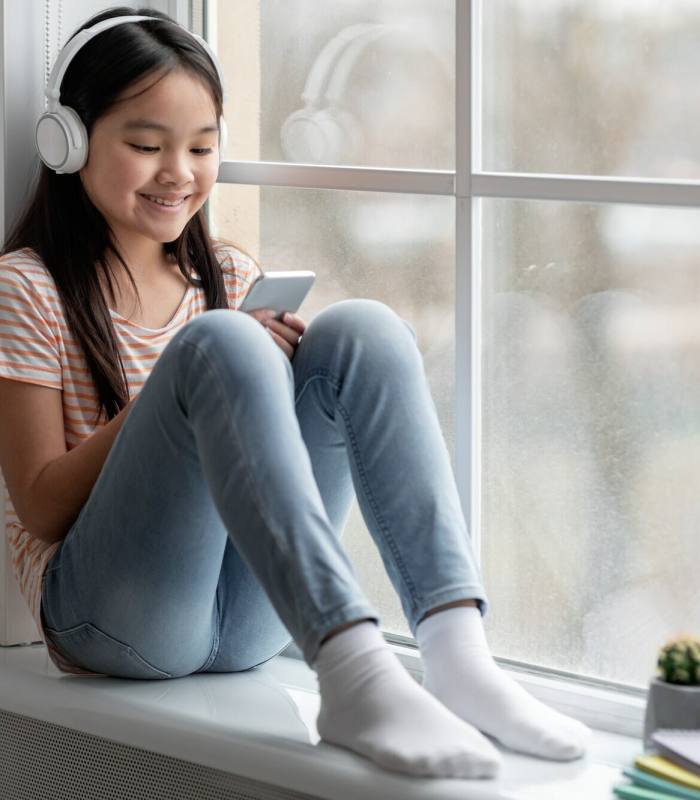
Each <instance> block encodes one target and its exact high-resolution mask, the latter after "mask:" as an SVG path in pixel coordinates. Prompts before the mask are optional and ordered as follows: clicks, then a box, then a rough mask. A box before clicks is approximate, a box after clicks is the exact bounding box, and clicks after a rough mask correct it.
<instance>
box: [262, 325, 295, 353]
mask: <svg viewBox="0 0 700 800" xmlns="http://www.w3.org/2000/svg"><path fill="white" fill-rule="evenodd" d="M265 324H266V326H267V328H268V329H269V330H274V331H275V333H278V334H279V335H280V336H281V337H282V338H283V339H284V340H285V341H286V342H289V344H290V345H291V346H292V347H296V346H297V345H298V344H299V339H300V338H301V333H302V332H301V331H299V330H298V329H296V328H292V327H290V326H289V325H286V324H285V323H283V322H280V321H279V320H276V319H271V320H267V321H266V323H265Z"/></svg>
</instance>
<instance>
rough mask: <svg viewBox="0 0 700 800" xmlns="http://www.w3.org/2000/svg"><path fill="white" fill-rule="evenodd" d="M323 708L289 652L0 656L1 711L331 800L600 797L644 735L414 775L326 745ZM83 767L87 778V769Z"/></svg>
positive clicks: (36, 648) (13, 651)
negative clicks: (196, 663) (119, 659)
mask: <svg viewBox="0 0 700 800" xmlns="http://www.w3.org/2000/svg"><path fill="white" fill-rule="evenodd" d="M400 657H402V656H401V655H400ZM403 658H405V654H404V656H403ZM318 706H319V697H318V693H317V683H316V675H315V673H314V672H313V671H312V670H310V669H309V668H308V667H307V666H306V664H304V662H303V661H300V660H298V659H295V658H289V657H284V656H278V657H277V658H275V659H273V660H272V661H270V662H268V663H267V664H265V665H263V666H262V667H259V668H257V669H254V670H250V671H248V672H243V673H223V674H212V673H209V674H199V675H190V676H188V677H186V678H180V679H177V680H172V681H125V680H119V679H115V678H83V677H80V676H73V675H65V674H63V673H61V672H59V671H58V670H57V669H56V668H55V667H54V665H53V664H52V663H51V662H50V660H49V658H48V654H47V652H46V648H45V646H44V645H43V644H40V645H31V646H25V647H6V648H2V650H0V709H1V710H2V711H6V712H12V713H14V714H20V715H22V716H23V717H29V718H33V719H34V720H43V721H44V722H48V723H54V724H56V725H61V726H64V727H67V728H70V729H72V730H76V731H81V732H83V733H85V734H89V735H92V736H94V737H101V738H102V739H103V740H111V741H112V742H117V743H123V744H128V745H129V746H130V747H132V748H139V749H141V750H145V751H149V752H150V753H158V754H162V755H165V756H169V757H171V758H174V759H178V760H180V763H184V762H188V763H190V764H196V765H201V766H203V767H205V768H210V769H211V770H212V774H215V773H214V771H216V774H221V772H222V771H223V772H225V773H228V774H230V775H236V776H240V777H242V778H245V779H249V780H253V781H262V782H264V783H265V784H266V785H267V786H269V787H285V788H287V789H288V790H291V791H296V792H303V793H305V794H306V795H309V796H311V797H312V798H324V800H357V798H358V797H363V798H367V800H370V799H371V798H375V797H376V798H382V800H392V798H397V800H398V799H399V798H400V799H401V800H411V798H416V799H417V798H429V800H451V799H452V798H455V800H456V798H458V797H459V798H461V800H497V799H498V800H506V799H507V800H550V798H551V800H554V798H556V799H557V800H560V798H562V797H566V798H567V800H576V799H577V798H581V800H583V798H585V800H597V798H601V800H602V798H609V797H610V796H611V787H612V786H613V785H614V784H615V783H618V782H623V778H622V775H621V768H622V767H623V766H626V765H627V764H629V763H631V761H632V760H633V758H634V757H635V756H636V755H638V754H639V753H640V752H641V749H642V748H641V742H640V740H639V739H638V738H635V737H627V736H622V735H620V734H615V733H610V732H607V731H596V736H595V739H594V742H593V745H592V747H591V749H590V752H589V753H588V754H587V755H586V757H585V758H583V759H579V760H578V761H574V762H568V763H560V762H551V761H545V760H542V759H537V758H530V757H527V756H522V755H519V754H517V753H513V752H508V751H505V749H504V748H499V749H501V751H502V753H503V755H504V767H503V769H502V771H501V774H500V775H499V777H498V778H497V779H494V780H475V781H461V780H431V779H415V778H409V777H405V776H402V775H398V774H394V773H389V772H386V771H384V770H381V769H379V768H377V767H375V766H374V765H373V764H372V763H371V762H369V761H368V760H366V759H363V758H361V757H359V756H355V755H354V754H352V753H350V752H348V751H345V750H342V749H339V748H336V747H332V746H330V745H327V744H325V743H319V739H318V734H317V732H316V727H315V719H316V714H317V712H318ZM60 741H62V738H61V737H58V738H57V739H56V742H57V743H56V745H55V746H56V748H57V750H58V748H59V747H60ZM50 745H51V746H52V745H53V743H52V742H50ZM56 755H57V756H59V757H60V755H61V754H60V753H58V752H57V753H56ZM80 769H81V770H82V771H83V773H89V772H90V768H89V763H88V762H85V763H81V764H80ZM217 796H218V795H217ZM239 796H240V795H239ZM249 796H251V797H252V796H254V795H249ZM261 796H271V795H269V794H267V795H261ZM277 796H279V795H277Z"/></svg>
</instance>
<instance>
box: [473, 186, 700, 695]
mask: <svg viewBox="0 0 700 800" xmlns="http://www.w3.org/2000/svg"><path fill="white" fill-rule="evenodd" d="M483 204H484V205H483V219H484V223H483V224H484V249H483V252H484V262H483V275H482V277H483V296H482V302H483V341H482V345H483V361H482V365H483V394H482V398H483V403H482V405H483V439H482V441H483V450H482V469H483V481H482V483H483V538H482V559H483V561H482V563H483V567H484V570H485V580H486V585H487V590H488V592H489V594H490V599H491V601H492V607H491V613H490V614H489V615H488V618H487V626H488V627H487V630H488V634H489V641H490V643H491V647H492V648H493V650H494V652H495V653H496V654H497V655H502V656H505V657H508V658H513V659H519V660H523V661H527V662H530V663H537V664H540V665H544V666H549V667H554V668H557V669H563V670H567V671H571V672H575V673H579V674H584V675H590V676H594V677H599V678H605V679H609V680H614V681H619V682H622V683H628V684H631V685H636V686H646V685H647V684H648V681H649V675H651V674H653V673H654V670H655V658H656V651H657V650H658V647H659V646H660V643H663V642H664V641H665V640H666V639H667V638H669V637H670V636H671V635H672V634H674V633H676V632H679V631H683V630H687V631H692V630H698V629H700V582H698V580H697V575H696V573H697V565H698V563H699V562H700V536H699V535H698V532H699V531H700V504H699V503H698V486H699V485H700V403H699V402H698V398H700V314H699V313H698V309H700V272H699V268H698V264H699V263H700V209H698V210H696V209H691V210H686V209H670V208H656V207H635V206H623V205H605V206H594V205H585V204H580V203H570V204H566V203H556V202H530V201H510V200H488V201H487V200H485V201H483Z"/></svg>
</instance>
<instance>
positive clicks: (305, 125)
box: [281, 108, 361, 164]
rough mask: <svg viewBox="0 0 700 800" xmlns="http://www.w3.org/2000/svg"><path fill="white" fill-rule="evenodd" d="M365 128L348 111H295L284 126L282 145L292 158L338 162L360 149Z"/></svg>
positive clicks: (310, 162)
mask: <svg viewBox="0 0 700 800" xmlns="http://www.w3.org/2000/svg"><path fill="white" fill-rule="evenodd" d="M358 136H361V130H360V129H359V127H358V125H357V123H356V122H355V121H354V118H353V116H352V114H350V112H348V111H342V110H335V109H332V108H323V109H321V110H319V111H314V112H313V113H309V111H307V110H306V109H300V110H299V111H295V112H294V113H293V114H291V115H290V116H289V117H287V119H286V120H285V122H284V125H283V126H282V130H281V139H282V149H283V150H284V154H285V156H286V157H287V158H288V159H289V160H290V161H296V162H299V163H302V164H337V163H338V162H339V161H340V160H341V158H344V159H349V160H351V159H352V158H353V156H354V154H355V152H357V147H358V144H359V142H358V139H357V137H358Z"/></svg>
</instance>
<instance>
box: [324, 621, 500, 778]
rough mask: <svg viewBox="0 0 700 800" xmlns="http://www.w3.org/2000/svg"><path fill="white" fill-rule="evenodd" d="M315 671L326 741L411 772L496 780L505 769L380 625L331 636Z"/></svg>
mask: <svg viewBox="0 0 700 800" xmlns="http://www.w3.org/2000/svg"><path fill="white" fill-rule="evenodd" d="M313 667H314V669H315V670H316V672H317V674H318V681H319V688H320V690H321V710H320V712H319V715H318V720H317V727H318V732H319V735H320V737H321V739H323V740H324V741H326V742H329V743H331V744H335V745H339V746H340V747H345V748H347V749H348V750H353V751H354V752H356V753H359V754H360V755H363V756H365V757H366V758H369V759H371V760H372V761H374V762H375V763H376V764H378V765H379V766H380V767H383V768H385V769H388V770H394V771H397V772H403V773H407V774H410V775H421V776H425V777H440V778H491V777H494V776H495V775H496V773H497V772H498V769H499V766H500V763H501V756H500V753H499V752H498V750H496V748H495V747H494V746H493V745H492V744H491V743H490V742H489V741H488V739H486V738H485V737H484V736H482V735H481V734H480V733H479V731H477V730H476V729H475V728H473V727H472V726H471V725H469V724H468V723H466V722H464V721H462V720H461V719H459V718H458V717H457V716H455V715H454V714H453V713H452V712H451V711H449V710H448V709H446V708H445V707H444V706H443V705H442V704H441V703H439V702H438V701H437V700H436V699H435V698H434V697H432V696H431V695H430V694H429V693H428V692H426V691H425V690H424V689H423V688H422V687H421V686H420V685H419V684H418V683H416V681H414V680H413V678H411V676H410V675H409V674H408V672H406V670H405V669H404V667H403V666H402V665H401V662H400V661H399V660H398V658H396V656H395V655H394V654H393V653H392V652H391V650H390V649H389V647H388V645H387V644H386V642H385V641H384V637H383V636H382V634H381V632H380V630H379V628H378V627H377V625H376V624H375V623H374V622H372V621H364V622H360V623H359V624H356V625H353V626H352V627H350V628H347V629H346V630H344V631H341V632H340V633H337V634H335V635H334V636H333V637H331V638H330V639H328V640H327V641H326V642H324V643H323V644H322V645H321V648H320V650H319V653H318V657H317V659H316V661H315V662H314V664H313Z"/></svg>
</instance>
